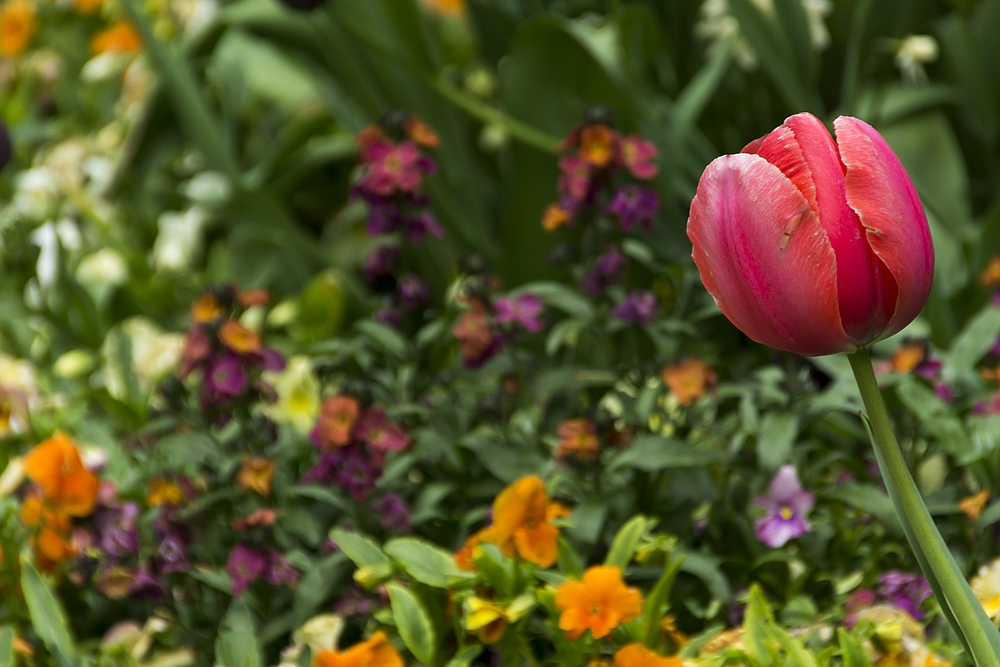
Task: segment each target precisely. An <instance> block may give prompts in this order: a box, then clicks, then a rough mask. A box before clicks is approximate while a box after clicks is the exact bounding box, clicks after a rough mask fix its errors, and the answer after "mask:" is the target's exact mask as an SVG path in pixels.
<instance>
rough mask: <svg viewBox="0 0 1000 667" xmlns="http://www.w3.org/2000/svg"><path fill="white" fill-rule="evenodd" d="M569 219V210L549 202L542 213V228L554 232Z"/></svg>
mask: <svg viewBox="0 0 1000 667" xmlns="http://www.w3.org/2000/svg"><path fill="white" fill-rule="evenodd" d="M569 219H570V212H569V211H567V210H566V209H564V208H563V207H562V206H560V205H559V204H549V205H548V207H547V208H546V209H545V213H544V214H543V215H542V229H544V230H545V231H547V232H554V231H555V230H557V229H559V228H560V227H562V226H563V225H565V224H566V223H567V222H569Z"/></svg>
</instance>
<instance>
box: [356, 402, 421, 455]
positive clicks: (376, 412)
mask: <svg viewBox="0 0 1000 667" xmlns="http://www.w3.org/2000/svg"><path fill="white" fill-rule="evenodd" d="M355 428H356V432H357V435H358V438H360V439H361V440H363V441H364V442H365V444H367V445H368V446H369V447H371V448H372V449H374V450H376V451H380V452H398V451H400V450H403V449H406V448H407V447H408V446H409V444H410V439H409V437H408V436H407V435H406V433H405V432H404V431H403V429H401V428H399V427H398V426H396V425H395V424H393V423H391V422H390V421H389V417H388V415H386V413H385V410H382V409H381V408H371V409H368V410H365V412H364V414H363V415H361V419H359V420H358V424H357V426H356V427H355Z"/></svg>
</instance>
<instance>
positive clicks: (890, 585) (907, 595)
mask: <svg viewBox="0 0 1000 667" xmlns="http://www.w3.org/2000/svg"><path fill="white" fill-rule="evenodd" d="M877 592H878V595H879V597H881V598H883V599H884V600H886V601H887V602H888V603H889V604H891V605H893V606H894V607H898V608H899V609H902V610H903V611H905V612H906V613H908V614H909V615H910V616H912V617H913V618H915V619H917V620H918V621H920V620H923V618H924V612H923V611H922V610H921V609H920V605H921V604H922V603H923V601H924V600H926V599H927V598H929V597H930V596H931V587H930V584H928V583H927V579H925V578H924V577H923V576H922V575H919V574H913V573H912V572H900V571H898V570H892V571H889V572H886V573H885V574H883V575H882V576H881V577H879V580H878V589H877Z"/></svg>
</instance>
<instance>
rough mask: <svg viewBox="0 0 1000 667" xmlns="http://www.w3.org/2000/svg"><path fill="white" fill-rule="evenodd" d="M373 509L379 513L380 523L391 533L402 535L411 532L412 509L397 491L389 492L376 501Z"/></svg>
mask: <svg viewBox="0 0 1000 667" xmlns="http://www.w3.org/2000/svg"><path fill="white" fill-rule="evenodd" d="M372 509H374V510H375V512H376V513H377V514H378V522H379V524H380V525H381V526H382V527H383V528H385V529H386V530H387V531H389V532H391V533H395V534H397V535H402V534H405V533H409V532H410V529H411V527H410V509H409V508H408V507H407V506H406V503H405V502H403V499H402V498H401V497H400V496H399V494H396V493H387V494H386V495H384V496H382V497H381V498H379V499H378V500H377V501H375V504H374V505H373V506H372Z"/></svg>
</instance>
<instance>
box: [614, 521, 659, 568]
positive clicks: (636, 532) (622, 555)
mask: <svg viewBox="0 0 1000 667" xmlns="http://www.w3.org/2000/svg"><path fill="white" fill-rule="evenodd" d="M654 525H656V521H655V520H650V519H647V518H646V517H644V516H642V515H641V514H640V515H637V516H634V517H632V518H631V519H629V520H628V521H627V522H626V523H625V525H624V526H622V527H621V528H620V529H619V530H618V534H617V535H615V539H614V540H612V542H611V548H610V549H608V555H607V557H606V558H605V559H604V564H605V565H616V566H618V568H620V569H621V570H622V571H624V570H625V568H626V567H628V564H629V563H631V562H632V558H633V557H634V556H635V552H636V549H638V548H639V543H640V542H641V541H642V536H643V535H645V534H646V532H647V531H648V530H649V529H650V528H652V527H653V526H654Z"/></svg>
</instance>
